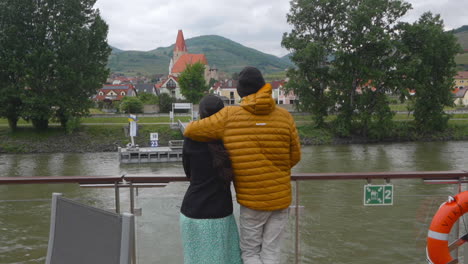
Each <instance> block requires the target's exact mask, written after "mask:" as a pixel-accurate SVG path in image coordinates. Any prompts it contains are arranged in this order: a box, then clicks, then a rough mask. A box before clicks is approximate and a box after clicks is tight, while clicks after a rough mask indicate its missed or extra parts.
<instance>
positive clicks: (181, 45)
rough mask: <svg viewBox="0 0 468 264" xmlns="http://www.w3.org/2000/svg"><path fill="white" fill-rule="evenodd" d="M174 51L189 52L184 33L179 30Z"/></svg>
mask: <svg viewBox="0 0 468 264" xmlns="http://www.w3.org/2000/svg"><path fill="white" fill-rule="evenodd" d="M174 51H187V46H186V45H185V39H184V33H182V30H181V29H179V32H178V33H177V40H176V43H175V47H174Z"/></svg>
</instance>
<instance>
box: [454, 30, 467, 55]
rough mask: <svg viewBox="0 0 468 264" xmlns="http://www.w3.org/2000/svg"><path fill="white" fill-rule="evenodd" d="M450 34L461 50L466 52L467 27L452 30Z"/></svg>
mask: <svg viewBox="0 0 468 264" xmlns="http://www.w3.org/2000/svg"><path fill="white" fill-rule="evenodd" d="M452 32H453V33H454V34H455V36H456V37H457V39H458V43H460V45H461V46H462V48H463V50H468V25H465V26H462V27H459V28H457V29H454V30H453V31H452Z"/></svg>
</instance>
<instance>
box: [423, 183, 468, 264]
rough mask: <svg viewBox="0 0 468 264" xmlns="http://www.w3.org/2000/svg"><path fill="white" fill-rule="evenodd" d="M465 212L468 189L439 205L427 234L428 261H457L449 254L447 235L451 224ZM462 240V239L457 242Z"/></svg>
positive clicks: (445, 262)
mask: <svg viewBox="0 0 468 264" xmlns="http://www.w3.org/2000/svg"><path fill="white" fill-rule="evenodd" d="M466 212H468V191H465V192H461V193H459V194H457V195H455V196H453V197H449V200H448V201H447V202H445V203H443V204H442V205H441V206H440V207H439V210H437V212H436V214H435V215H434V218H432V222H431V226H430V227H429V232H428V234H427V248H426V254H427V260H428V262H429V263H432V264H447V263H458V262H457V261H456V260H455V259H453V258H452V256H450V250H449V244H448V243H449V241H448V236H449V233H450V230H451V229H452V226H453V224H455V222H456V221H457V220H458V218H460V217H461V216H462V215H463V214H465V213H466ZM464 238H465V237H464ZM460 241H461V240H460ZM464 242H465V241H464V240H463V241H462V242H460V243H459V244H462V243H464ZM451 261H453V262H451Z"/></svg>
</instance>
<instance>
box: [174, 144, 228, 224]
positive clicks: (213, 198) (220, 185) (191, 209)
mask: <svg viewBox="0 0 468 264" xmlns="http://www.w3.org/2000/svg"><path fill="white" fill-rule="evenodd" d="M182 158H183V165H184V171H185V174H186V175H187V177H189V178H190V186H189V187H188V189H187V192H186V193H185V196H184V200H183V202H182V207H181V210H180V211H181V213H182V214H184V215H185V216H187V217H190V218H197V219H206V218H223V217H226V216H229V215H230V214H232V196H231V182H230V179H231V177H232V169H231V166H230V165H231V163H230V160H229V157H228V155H227V152H226V150H225V148H224V146H223V143H222V142H221V141H216V142H209V143H204V142H198V141H194V140H191V139H189V138H185V139H184V148H183V156H182Z"/></svg>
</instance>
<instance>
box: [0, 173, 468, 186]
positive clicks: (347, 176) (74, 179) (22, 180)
mask: <svg viewBox="0 0 468 264" xmlns="http://www.w3.org/2000/svg"><path fill="white" fill-rule="evenodd" d="M467 177H468V172H467V171H410V172H342V173H293V174H292V176H291V180H293V181H309V180H363V179H364V180H371V179H388V180H390V179H423V180H426V181H427V180H460V179H462V180H466V179H464V178H467ZM122 180H125V181H128V182H132V183H169V182H181V181H188V179H187V178H186V177H185V175H161V176H158V175H124V176H63V177H58V176H50V177H0V185H2V184H52V183H79V184H106V183H115V182H121V181H122Z"/></svg>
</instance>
